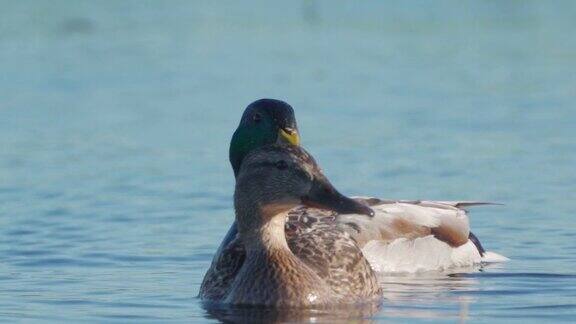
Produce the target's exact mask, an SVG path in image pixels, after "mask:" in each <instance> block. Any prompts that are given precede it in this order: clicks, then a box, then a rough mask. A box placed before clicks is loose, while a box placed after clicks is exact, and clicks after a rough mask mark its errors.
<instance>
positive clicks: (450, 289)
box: [0, 1, 576, 323]
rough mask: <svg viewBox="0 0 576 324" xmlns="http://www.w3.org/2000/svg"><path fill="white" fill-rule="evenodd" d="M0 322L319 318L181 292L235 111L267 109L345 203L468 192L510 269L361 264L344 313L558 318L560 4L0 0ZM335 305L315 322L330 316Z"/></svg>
mask: <svg viewBox="0 0 576 324" xmlns="http://www.w3.org/2000/svg"><path fill="white" fill-rule="evenodd" d="M1 7H2V10H1V11H0V240H1V242H0V287H2V288H1V289H0V318H2V319H3V320H5V321H8V322H14V321H22V322H33V321H62V320H69V321H72V322H78V321H95V322H113V321H116V322H126V321H134V322H147V321H153V320H161V321H162V322H166V321H176V322H183V321H186V322H208V321H212V322H213V321H216V320H218V319H220V320H223V319H231V320H240V319H244V320H246V319H258V318H260V319H268V320H271V319H278V320H295V319H296V320H316V321H323V320H329V319H333V318H334V316H335V315H331V314H329V313H328V314H326V313H305V312H304V313H299V314H297V312H293V313H284V314H279V313H275V312H272V311H267V312H262V311H258V310H230V309H221V310H217V309H216V310H214V309H212V310H207V309H205V308H203V307H202V305H201V304H200V303H199V301H198V300H197V299H196V298H195V296H196V295H197V292H198V289H199V284H200V282H201V279H202V276H203V274H204V272H205V271H206V269H207V267H208V265H209V262H210V260H211V257H212V254H213V253H214V251H215V249H216V247H217V245H218V244H219V242H220V240H221V238H222V237H223V235H224V233H225V231H226V229H227V228H228V226H229V224H230V223H231V221H232V218H233V211H232V205H231V195H232V190H233V177H232V172H231V170H230V167H229V165H228V161H227V150H228V141H229V138H230V136H231V134H232V132H233V129H234V128H235V127H236V124H237V122H238V120H239V118H240V115H241V113H242V110H243V108H244V107H245V106H246V105H247V104H248V103H250V102H251V101H253V100H255V99H257V98H261V97H273V98H281V99H285V100H287V101H288V102H290V103H291V104H292V105H293V106H294V107H295V109H296V115H297V118H298V121H299V125H300V128H301V132H302V137H303V143H304V145H305V146H306V147H307V148H308V149H309V150H310V151H311V152H312V153H313V154H314V155H315V156H316V158H317V159H318V160H319V162H320V163H321V165H322V166H323V168H324V170H325V172H326V174H327V175H328V176H329V178H331V179H332V181H333V183H334V184H335V185H336V186H337V187H338V188H340V189H341V190H342V191H343V192H345V193H348V194H372V195H377V196H381V197H386V198H404V199H417V198H427V199H478V200H489V201H497V202H502V203H505V204H506V205H505V206H503V207H483V208H477V209H474V210H473V212H472V214H471V221H472V226H473V229H474V232H475V233H476V234H477V235H478V236H479V237H480V238H481V239H482V241H483V243H484V245H485V246H486V247H487V248H488V249H489V250H494V251H496V252H499V253H502V254H504V255H506V256H508V257H510V258H511V259H512V260H511V261H510V262H509V263H507V264H505V265H502V266H499V267H487V268H484V269H462V270H458V271H455V273H451V274H445V273H443V274H420V275H416V276H383V277H382V281H383V286H384V288H385V290H386V295H385V297H386V298H385V300H384V302H383V304H382V305H381V307H380V308H378V309H368V310H363V309H361V308H358V309H357V312H355V311H347V314H348V315H350V316H351V317H353V318H356V319H360V318H362V319H364V320H366V321H370V320H374V321H392V322H396V321H401V320H402V321H404V320H411V321H414V322H434V321H439V320H441V321H449V322H522V323H540V322H543V321H567V322H568V321H573V320H574V318H575V317H576V271H575V270H574V269H575V266H576V240H575V239H574V237H575V235H576V225H575V223H574V215H573V211H574V204H575V203H574V202H575V201H576V191H575V190H574V184H575V183H576V172H574V171H575V169H574V166H575V165H576V139H575V135H574V134H575V133H574V130H573V128H574V125H575V124H576V108H575V102H576V100H575V99H576V73H574V71H575V70H576V37H574V35H573V31H574V30H575V28H576V6H575V5H574V3H573V2H568V1H565V2H561V1H559V2H542V1H507V2H494V1H477V2H458V3H455V2H447V1H435V2H434V3H433V4H432V3H430V2H425V1H424V2H411V3H407V2H404V1H396V2H387V3H386V4H385V3H380V2H371V3H364V2H363V3H362V4H360V3H351V2H335V1H303V2H284V3H270V2H265V1H250V2H242V3H240V2H232V1H230V2H219V3H215V2H208V1H207V2H190V1H180V2H178V1H170V2H160V1H158V2H144V1H122V2H119V1H97V2H96V1H50V2H47V1H2V3H1ZM336 314H338V313H336Z"/></svg>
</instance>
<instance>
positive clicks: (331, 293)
mask: <svg viewBox="0 0 576 324" xmlns="http://www.w3.org/2000/svg"><path fill="white" fill-rule="evenodd" d="M264 153H266V154H263V153H260V155H258V154H257V155H256V156H255V157H253V158H252V160H250V159H248V162H246V163H247V164H249V165H250V163H252V164H251V166H248V167H246V168H248V169H249V168H251V167H252V168H259V167H260V168H268V169H273V168H272V167H271V165H273V163H274V162H273V161H275V160H277V158H279V157H283V158H286V157H290V158H291V161H290V162H292V163H291V167H292V168H296V167H298V169H297V170H296V171H295V172H299V173H304V174H306V176H292V177H290V178H282V177H283V176H282V177H280V179H283V180H285V181H284V182H282V183H283V187H282V188H276V187H271V188H270V187H266V186H269V184H268V183H263V182H261V181H267V180H254V179H249V180H239V182H240V183H241V184H240V185H237V188H236V195H235V197H236V209H237V220H238V222H239V229H240V230H239V233H238V234H236V235H235V236H234V237H233V238H232V240H231V241H230V242H229V243H228V244H224V245H223V246H222V247H221V248H220V250H219V251H218V252H217V255H216V256H215V258H214V261H213V263H212V266H211V267H210V269H209V271H208V272H207V274H206V276H205V278H204V281H203V283H202V286H201V290H200V297H201V298H203V299H204V300H209V301H216V302H225V303H230V304H248V305H268V306H311V305H328V304H338V303H357V302H365V301H367V300H370V299H374V298H377V297H379V296H380V293H381V291H380V288H379V286H378V282H377V280H376V276H375V274H374V272H373V270H372V269H371V267H370V264H369V263H368V261H367V260H366V258H365V257H364V255H363V254H362V251H361V249H360V247H359V246H358V245H357V244H356V241H355V240H354V239H353V238H352V237H351V236H350V235H349V234H348V233H347V232H346V230H345V229H343V228H342V227H341V226H340V225H339V224H338V222H337V221H336V217H335V216H336V215H337V213H334V212H329V211H325V210H319V209H315V208H304V207H300V208H292V209H290V208H285V211H284V212H282V213H274V215H272V216H270V218H267V216H266V215H265V214H266V212H262V210H276V209H270V208H268V206H270V205H272V206H274V203H273V202H274V201H275V199H276V200H279V201H284V200H283V198H282V195H283V194H282V193H281V192H283V191H287V192H291V190H295V191H297V190H298V188H299V186H302V185H303V183H306V181H307V182H311V181H312V179H308V180H306V181H305V180H302V179H304V178H306V177H310V176H311V177H312V178H314V177H316V178H322V179H325V178H324V176H323V175H322V174H321V171H320V169H319V168H318V166H317V165H316V163H315V162H314V160H313V158H312V157H311V156H309V155H308V154H307V153H306V152H305V151H303V150H302V149H300V148H296V147H288V148H287V149H285V148H279V147H277V146H274V147H272V148H268V150H267V151H265V152H264ZM275 172H279V171H275ZM294 174H295V173H294ZM258 175H259V174H258ZM251 176H252V178H254V174H252V175H251ZM246 177H248V176H246ZM294 177H296V178H301V179H300V180H294V181H292V180H293V179H292V178H294ZM262 178H263V179H268V178H267V176H266V175H264V176H263V177H262ZM258 181H260V182H258ZM326 181H327V180H326ZM299 182H300V183H299ZM242 183H250V187H248V186H247V185H246V186H243V185H242ZM291 186H293V187H294V188H291ZM286 188H288V189H286ZM328 189H333V188H331V187H330V188H328ZM250 190H252V191H253V193H252V194H250V193H249V191H250ZM254 192H255V193H254ZM334 192H335V191H334ZM335 193H336V194H337V192H335ZM270 196H272V197H273V198H270ZM250 197H252V198H250ZM254 197H256V198H254ZM274 197H275V198H274ZM250 199H253V200H258V202H257V203H254V202H248V201H249V200H250ZM266 199H268V200H269V201H265V202H263V200H266ZM346 199H347V198H346ZM296 205H298V204H297V203H293V206H296ZM255 206H257V207H255ZM263 206H264V207H263ZM280 206H284V205H283V204H281V205H280ZM359 206H362V205H361V204H359ZM239 209H240V210H239ZM310 211H313V212H312V213H310ZM358 217H366V216H360V215H359V216H358ZM267 219H268V220H267ZM269 219H273V220H271V221H270V220H269ZM270 224H272V225H270ZM274 226H275V227H279V228H280V229H279V230H278V229H276V230H272V229H271V228H272V227H274ZM268 227H269V228H270V229H267V228H268ZM255 228H256V229H255ZM263 233H264V234H263ZM247 237H248V238H247ZM255 241H258V242H255ZM247 246H250V247H247Z"/></svg>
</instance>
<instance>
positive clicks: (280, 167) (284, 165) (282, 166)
mask: <svg viewBox="0 0 576 324" xmlns="http://www.w3.org/2000/svg"><path fill="white" fill-rule="evenodd" d="M276 168H277V169H278V170H286V169H288V163H286V161H284V160H280V161H278V162H276Z"/></svg>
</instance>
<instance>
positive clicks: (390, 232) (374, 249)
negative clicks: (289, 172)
mask: <svg viewBox="0 0 576 324" xmlns="http://www.w3.org/2000/svg"><path fill="white" fill-rule="evenodd" d="M273 143H286V144H292V145H299V137H298V127H297V124H296V120H295V117H294V111H293V109H292V107H290V105H288V104H287V103H285V102H282V101H278V100H272V99H261V100H258V101H255V102H254V103H252V104H251V105H249V106H248V107H247V108H246V110H245V111H244V114H243V115H242V119H241V121H240V125H239V126H238V128H237V129H236V131H235V132H234V136H233V137H232V140H231V143H230V163H231V164H232V168H233V170H234V174H235V176H237V175H238V172H239V170H240V167H241V165H242V163H243V160H244V159H245V157H246V156H247V155H248V154H249V153H250V152H251V151H253V150H255V149H258V148H259V147H262V146H265V145H269V144H273ZM356 199H358V200H363V201H364V202H365V203H367V204H369V205H371V207H372V209H373V210H374V212H375V216H374V217H373V218H371V219H368V218H366V217H358V216H355V215H343V214H339V213H337V212H334V211H326V210H322V209H317V208H311V207H307V206H298V207H295V208H294V209H292V210H291V211H290V212H289V213H288V220H287V222H286V236H287V240H288V242H290V240H291V235H298V234H299V233H301V232H302V231H308V230H310V229H315V228H320V227H322V226H324V223H331V222H337V223H339V224H340V226H342V227H343V228H344V229H345V230H346V231H347V232H348V233H349V234H350V235H352V237H353V238H354V239H355V240H357V242H358V244H359V246H360V247H362V249H363V252H364V255H366V257H367V259H368V260H369V261H370V264H371V265H372V267H373V268H374V269H375V270H377V271H408V272H414V271H419V270H441V269H445V268H450V267H455V266H469V265H472V264H477V263H481V262H489V261H498V260H505V258H503V257H500V256H498V255H497V254H494V253H491V252H486V251H484V249H483V248H482V246H481V244H480V242H479V241H478V239H477V238H476V237H475V236H474V235H473V234H472V233H471V232H470V230H469V223H468V217H467V215H466V211H465V210H464V208H466V207H468V206H473V205H479V204H482V203H477V202H437V201H396V200H381V199H376V198H356ZM244 260H245V248H244V244H243V243H242V241H241V240H240V239H239V237H238V231H237V226H236V223H234V224H232V226H231V227H230V230H229V231H228V234H227V235H226V237H225V238H224V240H223V241H222V243H221V245H220V247H219V249H218V251H217V252H216V254H215V256H214V259H213V261H212V265H211V266H210V269H209V270H208V272H207V273H206V276H205V277H204V280H203V282H202V286H201V288H200V297H202V298H203V299H206V300H221V298H222V296H223V295H225V294H226V292H227V291H228V289H229V288H230V285H231V283H232V281H233V280H234V278H235V277H236V275H237V273H238V271H239V269H240V268H241V266H242V264H243V263H244Z"/></svg>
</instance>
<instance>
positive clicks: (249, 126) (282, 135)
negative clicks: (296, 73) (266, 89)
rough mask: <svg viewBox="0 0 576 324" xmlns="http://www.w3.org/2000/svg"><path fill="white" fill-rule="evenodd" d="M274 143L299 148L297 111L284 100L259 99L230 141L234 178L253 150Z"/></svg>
mask: <svg viewBox="0 0 576 324" xmlns="http://www.w3.org/2000/svg"><path fill="white" fill-rule="evenodd" d="M274 143H288V144H292V145H300V138H299V136H298V126H297V125H296V118H295V117H294V110H293V109H292V107H291V106H290V105H289V104H287V103H285V102H284V101H280V100H275V99H260V100H257V101H254V102H253V103H251V104H250V105H249V106H248V107H246V110H244V114H243V115H242V119H241V120H240V124H239V125H238V128H237V129H236V131H235V132H234V135H233V136H232V140H231V141H230V152H229V154H230V163H231V164H232V169H233V170H234V176H237V175H238V172H239V170H240V166H241V164H242V161H243V160H244V158H245V157H246V155H248V153H250V152H251V151H252V150H254V149H257V148H260V147H262V146H265V145H269V144H274Z"/></svg>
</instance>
